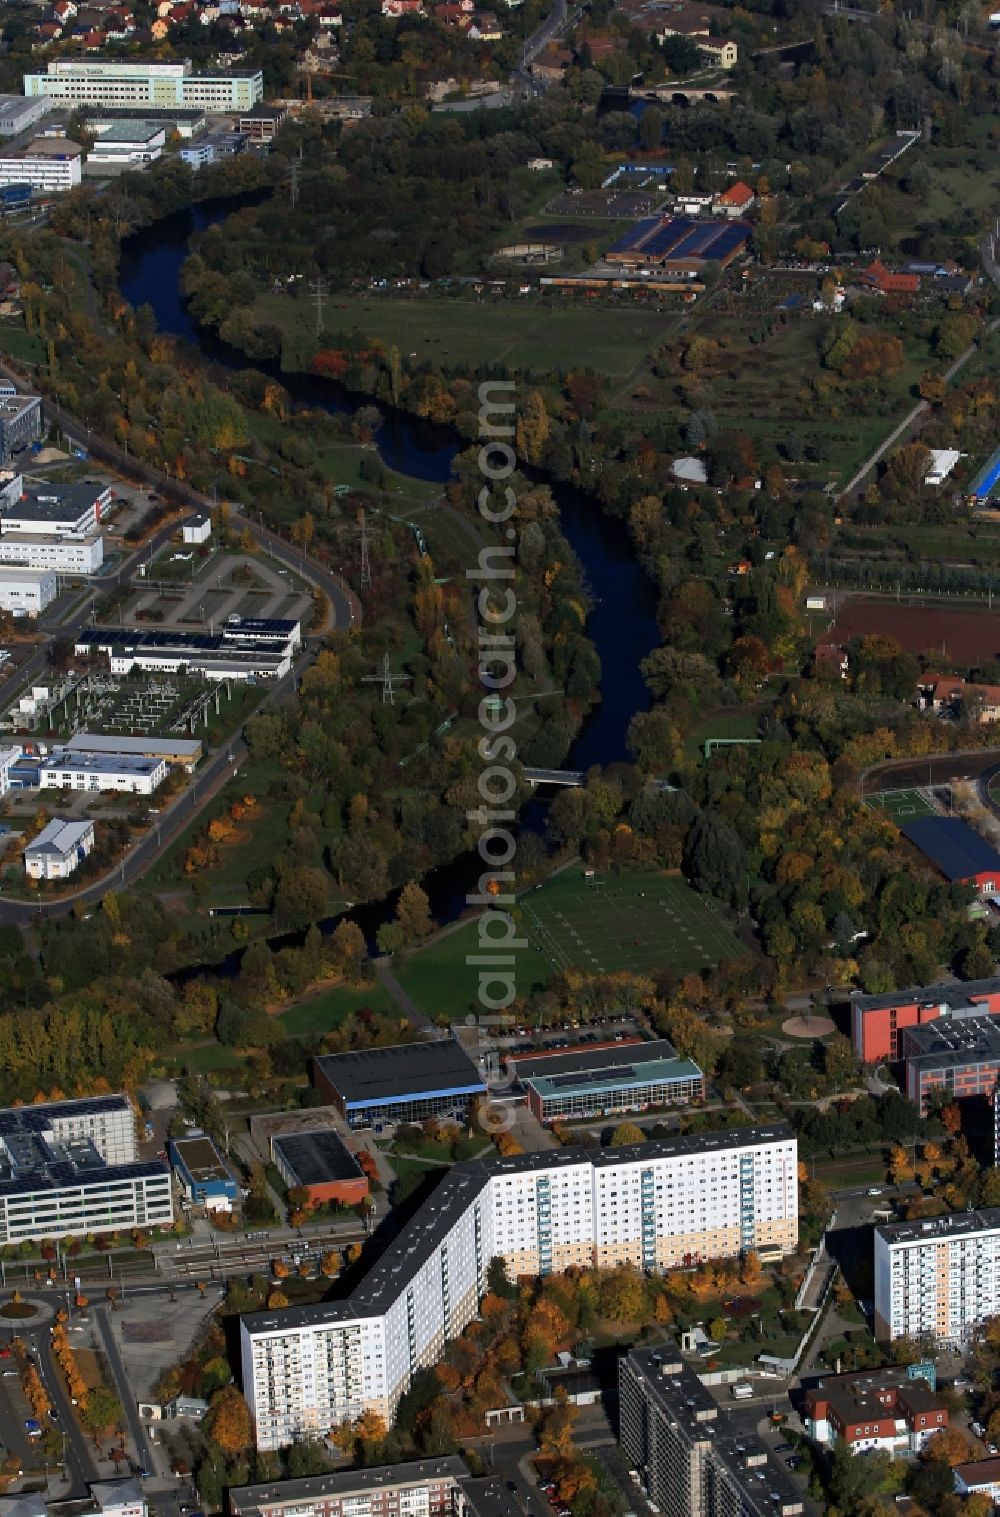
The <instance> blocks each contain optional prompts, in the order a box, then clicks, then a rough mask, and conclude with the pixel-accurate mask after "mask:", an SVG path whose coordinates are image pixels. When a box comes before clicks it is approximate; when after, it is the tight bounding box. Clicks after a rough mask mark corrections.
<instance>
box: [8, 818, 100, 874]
mask: <svg viewBox="0 0 1000 1517" xmlns="http://www.w3.org/2000/svg"><path fill="white" fill-rule="evenodd" d="M93 846H94V824H93V822H91V821H89V820H88V821H84V822H65V821H62V820H61V819H60V818H59V817H56V818H54V819H53V820H52V821H51V822H48V823H46V825H45V826H44V827H43V828H42V830H41V832H40V833H39V834H38V836H37V837H35V838H32V840H31V842H30V843H29V844H28V846H27V848H25V850H24V871H25V873H26V874H27V876H28V877H29V879H32V880H67V879H69V877H70V875H71V874H72V873H73V872H74V870H76V869H77V867H78V866H79V865H80V864H82V862H83V860H84V859H85V858H86V857H87V854H88V853H89V852H90V851H91V849H92V848H93Z"/></svg>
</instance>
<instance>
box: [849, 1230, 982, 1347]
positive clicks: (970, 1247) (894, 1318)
mask: <svg viewBox="0 0 1000 1517" xmlns="http://www.w3.org/2000/svg"><path fill="white" fill-rule="evenodd" d="M998 1312H1000V1207H990V1208H988V1209H985V1210H982V1211H976V1212H954V1213H951V1214H950V1215H948V1216H946V1217H931V1218H928V1219H926V1220H924V1221H914V1222H895V1223H890V1224H889V1225H888V1226H885V1227H877V1228H876V1229H875V1336H876V1337H877V1338H881V1339H893V1338H932V1339H933V1340H934V1341H935V1343H937V1344H938V1345H939V1346H944V1345H949V1346H961V1345H962V1344H964V1343H966V1342H967V1341H968V1339H969V1338H970V1337H971V1335H972V1334H973V1333H974V1332H975V1330H976V1328H978V1327H979V1326H980V1325H981V1324H982V1323H983V1322H985V1321H986V1320H987V1318H989V1317H994V1316H996V1315H997V1314H998Z"/></svg>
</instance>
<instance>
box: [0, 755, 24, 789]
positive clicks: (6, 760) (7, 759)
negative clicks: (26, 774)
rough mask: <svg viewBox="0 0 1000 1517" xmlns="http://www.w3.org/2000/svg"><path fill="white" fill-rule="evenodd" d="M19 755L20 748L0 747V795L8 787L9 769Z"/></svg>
mask: <svg viewBox="0 0 1000 1517" xmlns="http://www.w3.org/2000/svg"><path fill="white" fill-rule="evenodd" d="M20 757H21V750H20V748H0V795H6V794H7V791H8V790H9V789H10V771H11V769H12V768H13V766H14V765H15V764H16V763H17V761H18V759H19V758H20Z"/></svg>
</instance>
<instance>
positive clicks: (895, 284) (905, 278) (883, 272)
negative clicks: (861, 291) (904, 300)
mask: <svg viewBox="0 0 1000 1517" xmlns="http://www.w3.org/2000/svg"><path fill="white" fill-rule="evenodd" d="M861 282H862V284H867V285H871V287H872V288H873V289H876V290H878V292H879V294H880V295H915V294H916V293H917V291H918V290H919V289H920V275H919V274H894V273H893V272H892V270H891V269H887V268H886V266H885V264H884V263H883V262H882V260H881V258H876V259H875V261H874V263H870V264H869V265H868V267H867V268H866V269H865V271H864V273H863V274H862V275H861Z"/></svg>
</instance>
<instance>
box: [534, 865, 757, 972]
mask: <svg viewBox="0 0 1000 1517" xmlns="http://www.w3.org/2000/svg"><path fill="white" fill-rule="evenodd" d="M518 904H519V908H520V911H521V926H522V930H523V932H524V935H525V936H526V937H527V939H528V941H529V943H530V944H531V947H532V948H533V949H534V950H535V952H536V953H539V954H541V955H542V957H543V958H545V959H547V960H548V962H549V963H550V964H551V965H552V967H553V969H567V968H569V967H570V966H574V967H575V968H578V969H583V970H589V971H591V972H593V973H595V974H600V973H614V972H616V971H619V970H627V971H632V972H633V973H643V972H646V971H652V970H654V969H676V970H679V971H680V972H682V973H686V972H688V971H692V970H699V969H705V968H708V967H710V966H713V965H715V964H718V963H721V961H722V960H723V959H737V958H740V957H741V956H742V955H743V954H745V953H746V949H745V947H744V946H743V944H741V943H740V941H739V939H738V938H737V937H736V936H735V935H734V934H733V932H732V931H731V930H730V929H729V927H728V926H727V925H726V922H725V920H724V918H723V914H722V909H721V907H720V906H719V905H718V903H717V902H715V901H713V900H711V899H710V898H709V897H707V896H703V895H698V894H697V892H696V891H694V890H692V889H691V887H690V886H689V885H687V884H686V883H685V882H684V881H683V880H682V879H680V878H678V877H677V876H676V875H664V874H644V875H630V876H624V877H621V876H601V875H598V876H596V877H594V878H592V879H590V878H586V877H584V876H581V875H578V874H569V873H567V874H564V875H562V876H560V877H559V878H557V879H555V880H553V881H552V883H551V884H550V885H547V886H545V887H543V888H542V889H541V890H539V891H537V892H536V891H533V892H531V893H530V894H529V895H527V896H525V897H522V899H521V900H520V902H519V903H518Z"/></svg>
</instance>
